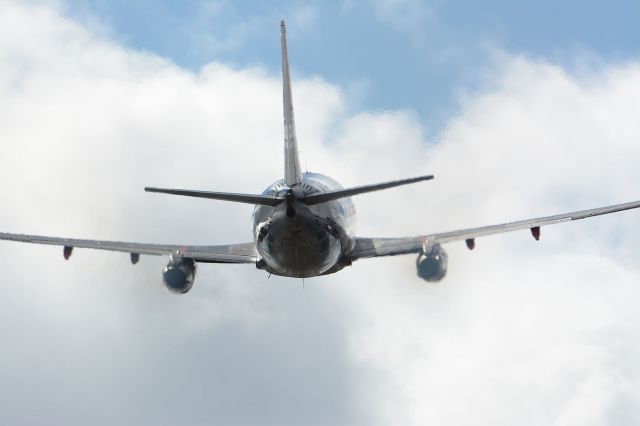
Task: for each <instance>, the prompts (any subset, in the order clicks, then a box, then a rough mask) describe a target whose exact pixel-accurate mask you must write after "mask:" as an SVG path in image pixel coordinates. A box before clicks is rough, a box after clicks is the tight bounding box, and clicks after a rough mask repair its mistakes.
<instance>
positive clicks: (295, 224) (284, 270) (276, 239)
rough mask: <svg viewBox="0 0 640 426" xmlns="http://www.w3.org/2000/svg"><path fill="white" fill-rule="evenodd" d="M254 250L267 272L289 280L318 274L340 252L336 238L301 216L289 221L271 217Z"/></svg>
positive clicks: (327, 268) (311, 220) (321, 272)
mask: <svg viewBox="0 0 640 426" xmlns="http://www.w3.org/2000/svg"><path fill="white" fill-rule="evenodd" d="M257 248H258V252H259V253H260V255H261V257H262V259H263V260H264V262H265V263H266V266H267V269H268V270H269V271H270V272H272V273H274V274H277V275H284V276H290V277H313V276H317V275H322V274H323V273H325V272H327V271H328V270H329V269H331V268H332V267H333V266H334V265H335V264H336V263H337V262H338V260H339V258H340V254H341V252H342V245H341V242H340V239H339V238H336V237H334V236H333V235H331V234H330V233H329V232H328V231H327V228H326V224H323V223H322V222H320V221H318V220H317V219H315V218H314V217H310V216H304V215H298V216H296V217H295V218H294V219H293V220H292V219H290V218H288V217H287V216H286V215H282V216H281V217H278V216H276V217H274V218H273V219H272V220H271V221H270V222H269V224H268V232H266V235H264V238H263V239H262V241H258V242H257Z"/></svg>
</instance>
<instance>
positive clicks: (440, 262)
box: [416, 244, 447, 282]
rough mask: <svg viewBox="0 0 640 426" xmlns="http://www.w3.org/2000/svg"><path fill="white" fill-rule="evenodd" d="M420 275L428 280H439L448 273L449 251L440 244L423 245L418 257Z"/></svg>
mask: <svg viewBox="0 0 640 426" xmlns="http://www.w3.org/2000/svg"><path fill="white" fill-rule="evenodd" d="M416 269H417V270H418V276H419V277H420V278H422V279H423V280H425V281H428V282H438V281H440V280H441V279H443V278H444V276H445V275H447V252H446V251H444V249H443V248H442V247H441V246H440V244H431V245H428V246H425V247H422V251H420V254H419V255H418V258H417V259H416Z"/></svg>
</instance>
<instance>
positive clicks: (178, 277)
mask: <svg viewBox="0 0 640 426" xmlns="http://www.w3.org/2000/svg"><path fill="white" fill-rule="evenodd" d="M162 280H163V281H164V285H165V286H166V287H167V289H169V291H172V292H174V293H179V294H184V293H186V292H188V291H189V290H191V287H193V283H194V282H195V280H196V262H195V260H193V259H192V258H189V257H181V256H177V255H171V260H169V264H168V265H167V266H165V267H164V269H163V270H162Z"/></svg>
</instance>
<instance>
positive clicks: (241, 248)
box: [0, 232, 257, 263]
mask: <svg viewBox="0 0 640 426" xmlns="http://www.w3.org/2000/svg"><path fill="white" fill-rule="evenodd" d="M0 240H4V241H18V242H23V243H32V244H46V245H55V246H62V247H71V248H88V249H96V250H109V251H118V252H124V253H132V254H145V255H152V256H163V255H169V254H171V253H175V252H176V251H179V252H180V254H181V255H182V256H184V257H190V258H193V259H194V260H195V261H196V262H207V263H254V262H255V261H256V258H257V256H256V249H255V244H254V243H242V244H227V245H216V246H190V245H179V244H145V243H133V242H124V241H103V240H87V239H77V238H59V237H46V236H41V235H27V234H10V233H6V232H0Z"/></svg>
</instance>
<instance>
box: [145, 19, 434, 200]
mask: <svg viewBox="0 0 640 426" xmlns="http://www.w3.org/2000/svg"><path fill="white" fill-rule="evenodd" d="M280 42H281V47H282V98H283V106H284V180H285V183H286V184H287V185H289V186H290V187H291V186H294V185H298V184H300V183H301V182H302V171H301V169H300V159H299V158H298V142H297V140H296V125H295V121H294V119H293V103H292V101H291V76H290V74H289V57H288V55H287V29H286V26H285V23H284V21H281V22H280ZM430 179H433V175H427V176H418V177H414V178H410V179H402V180H394V181H389V182H383V183H375V184H371V185H364V186H357V187H354V188H347V189H340V190H336V191H330V192H323V193H320V194H310V195H307V196H306V197H302V198H300V199H299V201H301V202H303V203H305V204H307V205H310V206H311V205H315V204H320V203H326V202H327V201H332V200H337V199H339V198H345V197H351V196H353V195H358V194H364V193H366V192H373V191H379V190H382V189H388V188H394V187H396V186H400V185H407V184H410V183H415V182H421V181H425V180H430ZM144 190H145V191H147V192H156V193H162V194H171V195H183V196H187V197H198V198H208V199H210V200H223V201H232V202H236V203H247V204H254V205H264V206H271V207H275V206H277V205H279V204H281V203H283V202H285V201H286V200H287V199H286V197H282V196H281V197H277V196H267V195H258V194H237V193H229V192H212V191H194V190H188V189H169V188H154V187H146V188H145V189H144Z"/></svg>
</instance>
